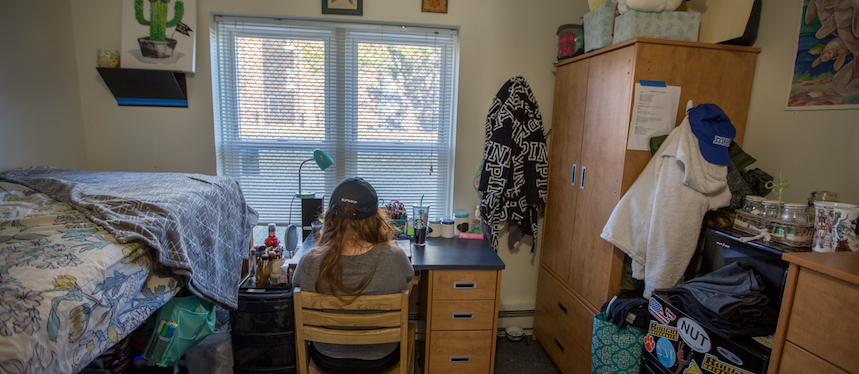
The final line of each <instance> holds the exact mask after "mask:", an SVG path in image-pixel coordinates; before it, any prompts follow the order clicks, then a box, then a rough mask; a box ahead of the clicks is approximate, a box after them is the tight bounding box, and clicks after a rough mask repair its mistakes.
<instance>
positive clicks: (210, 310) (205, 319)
mask: <svg viewBox="0 0 859 374" xmlns="http://www.w3.org/2000/svg"><path fill="white" fill-rule="evenodd" d="M161 321H164V322H165V324H167V325H168V326H169V325H170V324H169V323H168V322H172V324H173V325H175V328H173V329H172V330H171V329H167V330H168V331H167V333H166V334H163V333H162V331H161V330H159V329H158V328H156V329H155V331H153V332H152V337H151V338H150V339H149V344H148V345H147V346H146V349H145V350H144V351H143V357H144V358H146V359H147V360H149V361H152V362H153V363H155V364H156V365H158V366H167V365H169V364H170V363H175V362H177V361H178V360H179V358H181V357H182V355H183V354H184V353H185V350H186V349H188V348H191V347H193V346H195V345H197V343H199V342H200V341H202V340H203V339H204V338H205V337H207V336H209V334H211V333H212V331H213V330H214V329H215V304H213V303H211V302H208V301H206V300H203V299H201V298H199V297H197V296H193V295H192V296H185V297H174V298H172V299H170V301H168V302H167V303H166V304H164V306H162V307H161V309H159V310H158V315H157V318H156V326H161ZM174 366H175V365H174ZM174 369H177V368H176V367H174ZM174 371H175V370H174Z"/></svg>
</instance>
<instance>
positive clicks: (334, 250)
mask: <svg viewBox="0 0 859 374" xmlns="http://www.w3.org/2000/svg"><path fill="white" fill-rule="evenodd" d="M392 239H393V229H391V226H389V225H388V223H387V217H386V214H385V212H384V210H382V209H379V198H378V196H377V195H376V190H375V189H374V188H373V186H372V185H370V183H367V181H365V180H363V179H361V178H347V179H344V180H343V181H342V182H340V184H338V185H337V187H336V188H335V189H334V192H332V193H331V199H330V200H329V202H328V210H327V211H326V212H325V216H324V222H323V225H322V233H321V234H320V236H319V240H318V241H317V244H316V248H317V255H321V256H323V260H322V264H321V269H320V277H319V278H318V279H317V282H316V291H317V292H323V290H322V286H323V285H324V284H328V285H330V287H331V291H332V292H333V293H334V294H335V295H337V294H338V291H340V292H344V293H353V292H356V291H357V292H358V293H360V291H361V290H362V289H363V288H364V287H366V285H367V283H369V280H370V279H371V278H372V276H373V274H372V272H371V273H369V274H367V276H365V277H364V279H363V280H362V281H361V282H360V283H359V284H358V285H355V286H349V285H346V284H343V281H342V274H343V267H342V262H341V256H342V254H343V251H344V250H345V249H347V248H350V247H355V246H359V245H366V244H371V245H376V244H383V243H388V242H390V241H391V240H392Z"/></svg>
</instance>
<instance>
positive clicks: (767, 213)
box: [761, 200, 781, 219]
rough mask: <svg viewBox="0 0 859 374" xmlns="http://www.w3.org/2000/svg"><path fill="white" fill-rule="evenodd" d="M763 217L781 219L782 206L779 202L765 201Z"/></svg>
mask: <svg viewBox="0 0 859 374" xmlns="http://www.w3.org/2000/svg"><path fill="white" fill-rule="evenodd" d="M761 208H762V209H761V215H762V216H764V217H767V218H770V219H781V209H780V208H781V204H780V203H779V201H778V200H764V201H762V202H761Z"/></svg>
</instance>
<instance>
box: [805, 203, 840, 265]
mask: <svg viewBox="0 0 859 374" xmlns="http://www.w3.org/2000/svg"><path fill="white" fill-rule="evenodd" d="M835 204H836V203H833V202H829V201H815V202H814V241H813V242H812V247H811V250H812V251H815V252H834V251H835V247H834V246H832V211H833V210H834V209H835Z"/></svg>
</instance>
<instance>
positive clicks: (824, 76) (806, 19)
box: [787, 0, 859, 110]
mask: <svg viewBox="0 0 859 374" xmlns="http://www.w3.org/2000/svg"><path fill="white" fill-rule="evenodd" d="M799 1H800V2H801V4H802V17H801V19H800V21H799V22H800V27H799V38H798V39H797V50H796V60H795V62H794V67H793V81H792V82H791V88H790V97H789V99H788V104H787V109H788V110H821V109H855V108H859V63H857V62H856V56H857V54H859V32H855V31H854V26H853V25H857V24H859V19H855V17H859V8H857V7H859V2H857V1H844V0H842V1H838V0H835V1H833V0H799Z"/></svg>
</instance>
